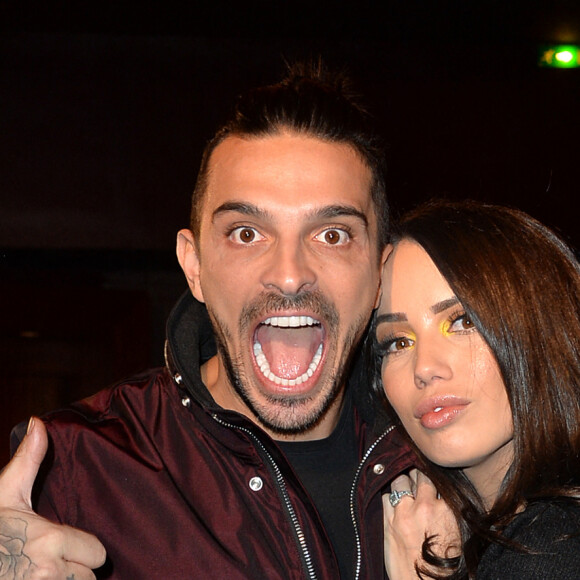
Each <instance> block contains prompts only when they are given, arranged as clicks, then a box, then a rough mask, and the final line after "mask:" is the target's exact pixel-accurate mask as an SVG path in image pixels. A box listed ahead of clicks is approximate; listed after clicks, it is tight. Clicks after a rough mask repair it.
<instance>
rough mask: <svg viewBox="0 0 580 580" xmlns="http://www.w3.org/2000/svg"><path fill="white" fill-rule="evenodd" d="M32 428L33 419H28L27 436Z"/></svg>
mask: <svg viewBox="0 0 580 580" xmlns="http://www.w3.org/2000/svg"><path fill="white" fill-rule="evenodd" d="M33 427H34V417H30V420H29V421H28V427H27V428H26V434H27V435H28V434H29V433H30V432H31V431H32V428H33Z"/></svg>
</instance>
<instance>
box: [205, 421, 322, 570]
mask: <svg viewBox="0 0 580 580" xmlns="http://www.w3.org/2000/svg"><path fill="white" fill-rule="evenodd" d="M212 417H213V418H214V419H215V420H216V421H217V422H218V423H219V424H220V425H223V426H224V427H228V428H230V429H238V430H239V431H243V432H244V433H246V434H247V435H249V436H250V437H251V438H252V439H253V440H254V441H255V442H256V443H257V445H258V446H259V447H260V449H261V450H262V452H263V454H264V456H265V457H266V458H267V459H268V461H269V462H270V465H271V466H272V469H273V470H274V475H275V478H276V483H277V484H278V489H279V490H280V493H281V494H282V498H283V499H284V504H285V505H286V510H287V512H288V515H289V516H290V520H291V522H292V525H293V526H294V531H295V533H296V537H297V538H298V545H299V547H300V550H301V552H302V558H303V562H304V565H305V566H306V571H307V574H308V578H309V579H310V580H316V571H315V570H314V565H313V564H312V557H311V556H310V551H309V550H308V546H307V545H306V537H305V536H304V532H303V531H302V527H301V526H300V522H299V521H298V517H297V516H296V511H295V510H294V506H293V505H292V502H291V501H290V496H289V495H288V490H287V488H286V482H285V481H284V477H283V476H282V472H281V471H280V468H279V467H278V464H277V463H276V462H275V461H274V458H273V457H272V456H271V455H270V453H269V452H268V450H267V449H266V447H264V444H263V443H262V442H261V441H260V439H259V437H257V436H256V435H255V434H254V433H252V431H250V430H249V429H246V428H245V427H240V426H238V425H232V424H231V423H226V422H225V421H223V420H222V419H220V418H219V417H218V416H217V415H215V414H214V415H212Z"/></svg>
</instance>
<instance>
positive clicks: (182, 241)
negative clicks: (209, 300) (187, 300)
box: [176, 230, 204, 302]
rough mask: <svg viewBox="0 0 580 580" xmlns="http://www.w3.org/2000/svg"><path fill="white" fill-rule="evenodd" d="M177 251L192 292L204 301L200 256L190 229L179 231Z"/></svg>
mask: <svg viewBox="0 0 580 580" xmlns="http://www.w3.org/2000/svg"><path fill="white" fill-rule="evenodd" d="M176 253H177V260H178V261H179V265H180V266H181V269H182V270H183V273H184V274H185V277H186V279H187V284H188V285H189V289H190V290H191V293H192V294H193V295H194V296H195V298H196V299H197V300H199V301H200V302H204V299H203V292H202V291H201V284H200V283H199V256H198V253H197V247H196V245H195V240H194V238H193V234H192V233H191V231H190V230H180V231H179V232H178V233H177V248H176Z"/></svg>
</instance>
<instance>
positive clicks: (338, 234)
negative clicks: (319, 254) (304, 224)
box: [315, 228, 350, 246]
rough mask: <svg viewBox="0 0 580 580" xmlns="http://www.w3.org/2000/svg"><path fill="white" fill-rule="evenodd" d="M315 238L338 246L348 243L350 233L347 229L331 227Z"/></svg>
mask: <svg viewBox="0 0 580 580" xmlns="http://www.w3.org/2000/svg"><path fill="white" fill-rule="evenodd" d="M315 239H316V240H318V241H321V242H324V243H325V244H328V245H329V246H338V245H341V244H346V243H347V242H348V241H349V240H350V234H349V233H348V232H347V231H345V230H339V229H336V228H331V229H328V230H324V231H323V232H321V233H320V234H318V235H317V236H315Z"/></svg>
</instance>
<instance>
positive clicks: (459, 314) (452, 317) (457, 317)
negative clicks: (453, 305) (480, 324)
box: [447, 309, 467, 326]
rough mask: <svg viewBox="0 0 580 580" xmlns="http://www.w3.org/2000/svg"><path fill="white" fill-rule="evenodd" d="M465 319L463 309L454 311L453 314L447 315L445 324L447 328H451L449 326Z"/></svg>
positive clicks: (465, 314) (465, 315) (465, 313)
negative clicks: (446, 323)
mask: <svg viewBox="0 0 580 580" xmlns="http://www.w3.org/2000/svg"><path fill="white" fill-rule="evenodd" d="M465 317H467V312H465V310H464V309H461V310H456V311H455V312H452V313H451V314H450V315H449V318H447V322H448V324H449V326H451V325H453V324H455V323H456V322H457V321H458V320H460V319H461V318H465Z"/></svg>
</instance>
